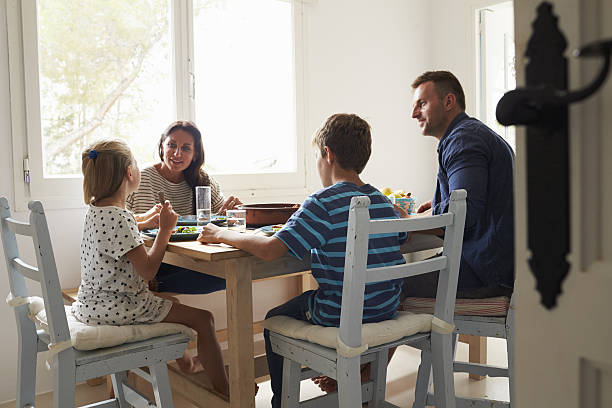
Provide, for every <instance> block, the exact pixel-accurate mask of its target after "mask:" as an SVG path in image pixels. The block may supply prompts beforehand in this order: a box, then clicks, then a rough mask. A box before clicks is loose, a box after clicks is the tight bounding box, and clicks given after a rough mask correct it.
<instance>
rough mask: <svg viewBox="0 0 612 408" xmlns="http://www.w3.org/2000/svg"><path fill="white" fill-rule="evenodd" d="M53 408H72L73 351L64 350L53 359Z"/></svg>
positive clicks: (73, 388)
mask: <svg viewBox="0 0 612 408" xmlns="http://www.w3.org/2000/svg"><path fill="white" fill-rule="evenodd" d="M53 367H54V375H53V377H54V378H53V407H54V408H70V407H72V408H74V392H75V386H76V367H75V365H74V350H73V349H68V350H64V351H62V352H60V353H58V354H57V355H55V356H54V357H53Z"/></svg>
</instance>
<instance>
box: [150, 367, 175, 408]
mask: <svg viewBox="0 0 612 408" xmlns="http://www.w3.org/2000/svg"><path fill="white" fill-rule="evenodd" d="M149 373H150V374H151V381H152V384H151V385H153V392H154V394H155V405H157V408H173V407H174V403H173V402H172V389H171V388H170V378H169V377H168V366H167V365H166V362H165V361H162V362H160V363H157V364H153V365H150V366H149Z"/></svg>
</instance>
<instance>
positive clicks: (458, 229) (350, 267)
mask: <svg viewBox="0 0 612 408" xmlns="http://www.w3.org/2000/svg"><path fill="white" fill-rule="evenodd" d="M466 197H467V192H466V191H465V190H456V191H453V192H452V193H451V197H450V203H449V208H448V212H447V213H445V214H440V215H433V216H427V217H414V218H403V219H385V220H370V213H369V210H368V207H369V205H370V199H369V198H368V197H365V196H363V197H353V198H352V199H351V206H350V210H349V221H348V230H347V238H346V258H345V264H344V283H343V289H342V309H341V312H340V331H339V335H340V339H341V340H342V342H343V343H344V344H346V345H347V346H349V347H359V346H361V322H362V318H363V300H364V291H365V284H366V283H368V282H379V281H386V280H392V279H398V278H404V277H408V276H415V275H420V274H423V273H429V272H434V271H440V274H439V279H438V291H437V296H436V305H435V311H434V315H435V316H436V317H437V318H439V319H441V320H444V321H446V322H452V321H453V314H454V308H455V297H456V295H457V279H458V277H459V264H460V261H461V247H462V244H463V229H464V226H465V212H466ZM435 228H445V234H444V249H443V252H442V255H441V256H439V257H435V258H431V259H426V260H423V261H419V262H412V263H408V264H404V265H394V266H385V267H379V268H371V269H367V259H368V242H369V235H370V234H383V233H392V232H415V231H423V230H429V229H435Z"/></svg>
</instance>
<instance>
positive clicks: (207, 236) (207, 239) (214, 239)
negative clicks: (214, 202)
mask: <svg viewBox="0 0 612 408" xmlns="http://www.w3.org/2000/svg"><path fill="white" fill-rule="evenodd" d="M221 231H223V228H219V227H217V226H216V225H215V224H213V223H208V224H206V225H205V226H204V227H203V228H202V232H200V235H199V236H198V241H200V242H201V243H203V244H219V243H220V242H221V241H220V240H219V234H220V233H221Z"/></svg>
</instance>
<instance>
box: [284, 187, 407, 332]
mask: <svg viewBox="0 0 612 408" xmlns="http://www.w3.org/2000/svg"><path fill="white" fill-rule="evenodd" d="M364 195H365V196H368V197H369V198H370V201H371V204H370V207H369V211H370V218H371V219H385V218H387V219H388V218H397V214H396V213H395V211H394V210H393V205H392V204H391V202H390V201H389V199H387V197H385V196H384V195H383V194H382V193H381V192H380V191H378V190H377V189H376V188H374V187H372V186H371V185H369V184H365V185H363V186H360V187H359V186H357V185H356V184H353V183H347V182H340V183H337V184H334V185H333V186H330V187H327V188H324V189H322V190H319V191H318V192H316V193H314V194H312V195H311V196H309V197H308V198H307V199H306V201H305V202H304V204H302V206H301V207H300V209H299V210H298V211H296V212H295V213H294V214H293V215H292V216H291V218H290V219H289V220H288V221H287V223H286V224H285V226H284V227H283V229H282V230H280V231H279V232H277V233H276V234H275V237H277V238H279V239H280V240H282V241H283V242H284V243H285V245H287V247H288V248H289V251H290V253H292V254H293V255H294V256H296V257H298V258H299V259H302V258H303V257H304V256H305V255H306V254H308V253H310V256H311V270H312V275H313V277H314V278H315V279H316V280H317V283H318V284H319V288H318V289H317V290H316V291H314V292H313V294H312V295H311V297H310V300H309V311H310V315H311V318H312V321H313V323H316V324H319V325H323V326H338V325H339V324H340V307H341V305H342V283H343V277H344V260H345V255H346V233H347V228H348V216H349V207H350V204H351V198H352V197H354V196H364ZM407 236H408V234H407V233H403V234H397V233H392V234H376V235H371V236H370V239H369V244H368V268H376V267H381V266H388V265H398V264H403V263H405V261H404V258H403V257H402V254H401V252H400V244H402V243H403V242H405V241H406V239H407ZM401 282H402V281H401V279H396V280H392V281H382V282H372V283H366V288H365V296H364V307H363V322H364V323H370V322H377V321H381V320H387V319H390V318H393V317H394V316H395V313H396V310H397V307H398V305H399V300H400V299H399V297H400V291H401Z"/></svg>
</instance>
